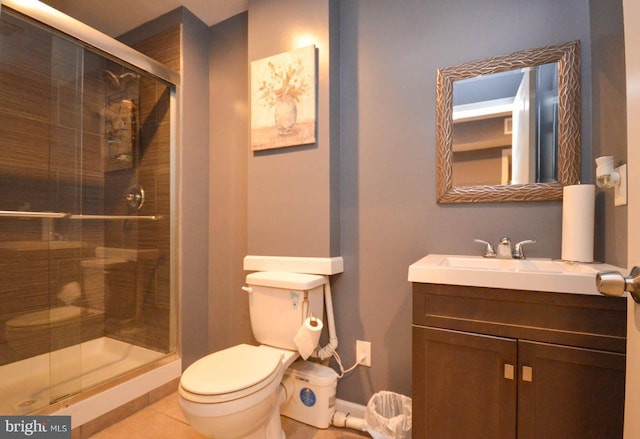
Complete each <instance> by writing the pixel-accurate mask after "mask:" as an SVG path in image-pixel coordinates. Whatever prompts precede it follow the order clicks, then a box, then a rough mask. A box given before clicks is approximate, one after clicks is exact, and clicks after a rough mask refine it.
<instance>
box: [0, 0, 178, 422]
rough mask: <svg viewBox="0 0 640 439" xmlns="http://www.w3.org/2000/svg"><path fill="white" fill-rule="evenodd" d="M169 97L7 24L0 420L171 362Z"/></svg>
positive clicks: (10, 19) (85, 52) (0, 63)
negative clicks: (166, 359)
mask: <svg viewBox="0 0 640 439" xmlns="http://www.w3.org/2000/svg"><path fill="white" fill-rule="evenodd" d="M173 93H174V90H173V86H171V85H169V84H167V83H165V82H163V81H161V80H158V79H157V78H155V77H152V76H150V75H147V74H145V73H144V72H142V71H139V70H136V69H135V68H133V67H131V66H128V65H125V64H124V63H121V62H118V61H117V60H115V59H114V58H113V57H111V56H109V55H105V54H103V53H98V52H96V51H95V50H93V49H91V48H89V47H85V46H83V44H82V43H80V42H79V41H77V40H75V39H72V38H68V37H67V36H65V35H63V34H60V33H59V32H57V31H54V30H52V29H49V28H47V27H46V26H43V25H41V24H39V23H37V22H35V21H32V20H30V19H28V18H26V17H24V16H22V15H20V14H17V13H14V12H11V11H10V10H8V9H7V8H6V7H3V8H2V12H1V13H0V154H1V156H2V160H0V303H2V307H0V393H1V394H2V395H3V398H2V399H1V400H0V414H24V413H31V412H34V411H37V410H38V409H41V408H44V407H46V406H48V405H50V404H52V403H55V402H57V401H60V400H64V399H67V398H69V397H70V396H73V395H76V394H78V393H81V392H83V391H85V390H87V389H90V388H94V387H96V386H99V385H105V383H108V382H109V381H111V380H113V379H114V378H116V377H119V376H122V375H123V374H127V373H130V372H132V371H135V370H137V369H140V368H143V367H146V366H148V365H149V364H151V363H153V362H155V361H157V360H160V359H162V358H164V357H166V356H167V355H171V354H173V353H175V330H176V327H175V318H174V317H172V316H174V314H175V300H174V298H173V295H172V288H171V284H172V282H171V238H170V235H171V221H170V220H171V214H170V209H171V188H170V187H171V184H170V181H171V166H170V146H171V141H170V139H171V132H170V128H171V126H170V125H171V124H170V117H169V113H170V112H169V109H170V106H171V105H170V104H171V99H172V95H173Z"/></svg>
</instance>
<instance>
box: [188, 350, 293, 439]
mask: <svg viewBox="0 0 640 439" xmlns="http://www.w3.org/2000/svg"><path fill="white" fill-rule="evenodd" d="M297 357H298V355H297V352H292V351H285V350H281V349H276V348H272V347H270V346H251V345H246V344H241V345H237V346H234V347H232V348H229V349H225V350H223V351H219V352H216V353H213V354H210V355H207V356H206V357H203V358H201V359H200V360H198V361H196V362H195V363H193V364H192V365H191V366H189V368H188V369H187V370H186V371H185V373H184V374H183V375H182V378H181V380H180V388H179V390H178V395H179V396H178V401H179V404H180V408H181V409H182V411H183V413H184V415H185V417H186V419H187V421H189V424H191V426H192V427H193V428H194V429H195V430H197V431H198V432H200V433H202V434H204V435H206V436H208V437H211V438H220V439H235V438H244V439H283V438H284V434H283V432H282V428H281V426H280V410H279V403H280V392H281V389H280V381H281V380H282V376H283V374H284V370H285V369H286V368H287V367H289V365H291V363H293V361H295V359H296V358H297Z"/></svg>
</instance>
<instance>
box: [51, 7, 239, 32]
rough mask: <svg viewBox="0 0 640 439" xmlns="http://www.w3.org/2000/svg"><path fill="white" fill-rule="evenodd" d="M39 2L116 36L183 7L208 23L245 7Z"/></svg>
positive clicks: (219, 19) (211, 23)
mask: <svg viewBox="0 0 640 439" xmlns="http://www.w3.org/2000/svg"><path fill="white" fill-rule="evenodd" d="M42 1H43V3H46V4H48V5H49V6H51V7H53V8H55V9H57V10H59V11H61V12H63V13H65V14H67V15H70V16H71V17H73V18H75V19H77V20H80V21H81V22H83V23H85V24H88V25H89V26H91V27H93V28H95V29H97V30H99V31H101V32H103V33H105V34H107V35H109V36H111V37H117V36H119V35H122V34H123V33H125V32H127V31H129V30H131V29H134V28H135V27H137V26H139V25H141V24H143V23H146V22H147V21H150V20H153V19H154V18H157V17H159V16H160V15H162V14H164V13H166V12H169V11H172V10H173V9H175V8H177V7H180V6H185V7H186V8H187V9H189V10H190V11H191V12H192V13H193V14H195V15H196V16H197V17H198V18H200V20H202V21H203V22H204V23H206V24H207V26H212V25H214V24H216V23H219V22H221V21H223V20H226V19H227V18H229V17H233V16H234V15H236V14H239V13H240V12H243V11H246V10H247V4H248V0H42Z"/></svg>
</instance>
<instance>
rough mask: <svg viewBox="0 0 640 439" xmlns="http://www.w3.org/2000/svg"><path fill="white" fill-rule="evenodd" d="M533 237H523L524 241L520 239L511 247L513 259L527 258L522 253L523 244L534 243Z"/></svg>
mask: <svg viewBox="0 0 640 439" xmlns="http://www.w3.org/2000/svg"><path fill="white" fill-rule="evenodd" d="M535 243H536V240H535V239H525V240H524V241H520V242H519V243H517V244H516V246H515V247H514V248H513V259H527V258H526V256H525V255H524V246H525V245H527V244H535Z"/></svg>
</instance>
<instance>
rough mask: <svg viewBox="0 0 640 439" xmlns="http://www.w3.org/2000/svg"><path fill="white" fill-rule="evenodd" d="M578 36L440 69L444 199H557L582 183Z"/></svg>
mask: <svg viewBox="0 0 640 439" xmlns="http://www.w3.org/2000/svg"><path fill="white" fill-rule="evenodd" d="M578 51H579V45H578V42H573V43H568V44H564V45H558V46H549V47H545V48H542V49H533V50H528V51H523V52H517V53H514V54H511V55H506V56H502V57H495V58H490V59H487V60H483V61H478V62H475V63H469V64H464V65H460V66H454V67H448V68H445V69H441V70H439V71H438V101H437V110H438V114H437V117H438V126H437V129H438V132H437V141H438V145H437V148H438V201H439V202H444V203H457V202H478V201H487V202H493V201H526V200H550V199H559V198H561V197H562V186H563V185H566V184H574V183H577V181H578V177H579V166H580V151H579V138H580V128H579V127H580V123H579V121H580V112H579V108H580V94H579V58H578Z"/></svg>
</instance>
